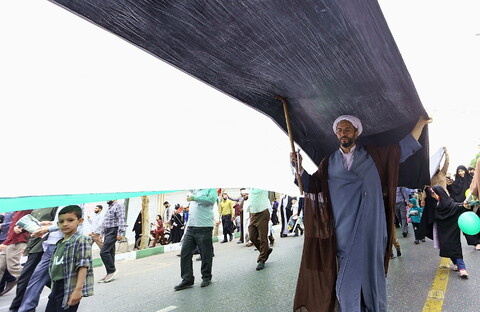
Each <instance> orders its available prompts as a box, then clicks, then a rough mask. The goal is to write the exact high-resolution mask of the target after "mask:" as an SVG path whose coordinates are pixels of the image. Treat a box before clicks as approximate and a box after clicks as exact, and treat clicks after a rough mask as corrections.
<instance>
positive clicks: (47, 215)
mask: <svg viewBox="0 0 480 312" xmlns="http://www.w3.org/2000/svg"><path fill="white" fill-rule="evenodd" d="M56 212H57V207H54V208H41V209H35V210H33V211H32V213H31V215H32V216H33V217H34V218H35V219H37V220H38V221H40V222H42V221H53V220H54V219H55V214H56ZM45 240H46V237H44V238H41V237H35V236H32V235H30V236H29V237H28V240H27V247H26V248H25V250H24V252H23V255H24V256H28V258H27V261H26V262H25V264H24V265H23V269H22V272H21V273H20V277H19V278H18V283H17V289H16V295H15V298H14V299H13V301H12V303H11V304H10V311H12V312H17V311H18V309H19V308H20V305H21V304H22V300H23V297H24V295H25V291H26V290H27V286H28V284H29V282H30V278H31V277H32V274H33V272H34V271H35V269H36V267H37V266H38V264H39V263H40V260H41V259H42V256H43V247H42V243H43V242H44V241H45ZM5 293H6V292H5ZM5 293H1V294H0V295H2V296H3V295H4V294H5Z"/></svg>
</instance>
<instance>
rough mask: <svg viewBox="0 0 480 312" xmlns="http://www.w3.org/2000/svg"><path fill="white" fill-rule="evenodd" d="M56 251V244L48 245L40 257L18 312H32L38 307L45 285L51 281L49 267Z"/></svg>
mask: <svg viewBox="0 0 480 312" xmlns="http://www.w3.org/2000/svg"><path fill="white" fill-rule="evenodd" d="M54 251H55V245H53V244H49V245H47V248H46V250H45V251H44V253H43V255H42V259H40V262H39V263H38V265H37V267H36V268H35V271H34V272H33V274H32V277H30V280H29V281H28V286H27V290H25V295H24V296H23V301H22V305H21V306H20V308H19V309H18V312H31V311H35V309H36V308H37V306H38V302H39V301H40V294H41V293H42V290H43V287H44V286H45V285H47V283H49V282H50V273H49V272H48V267H49V265H50V259H52V255H53V252H54Z"/></svg>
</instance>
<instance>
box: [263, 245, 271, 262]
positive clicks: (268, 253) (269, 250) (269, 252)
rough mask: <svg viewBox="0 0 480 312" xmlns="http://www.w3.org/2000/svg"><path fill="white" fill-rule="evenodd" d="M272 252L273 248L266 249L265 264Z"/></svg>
mask: <svg viewBox="0 0 480 312" xmlns="http://www.w3.org/2000/svg"><path fill="white" fill-rule="evenodd" d="M272 251H273V248H268V252H267V257H266V258H265V262H267V260H268V257H269V256H270V254H271V253H272Z"/></svg>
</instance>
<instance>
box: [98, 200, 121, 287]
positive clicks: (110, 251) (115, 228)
mask: <svg viewBox="0 0 480 312" xmlns="http://www.w3.org/2000/svg"><path fill="white" fill-rule="evenodd" d="M107 204H108V208H107V211H106V213H105V217H104V219H103V223H102V234H103V238H104V239H103V246H102V249H100V257H101V258H102V261H103V264H104V265H105V269H106V270H107V275H105V277H104V278H102V279H100V280H99V281H98V282H99V283H109V282H111V281H113V280H114V279H115V277H116V276H117V273H118V271H117V269H116V268H115V242H116V241H117V240H121V239H122V238H123V235H124V233H125V227H126V220H125V205H124V204H122V203H120V202H118V201H117V200H109V201H108V202H107Z"/></svg>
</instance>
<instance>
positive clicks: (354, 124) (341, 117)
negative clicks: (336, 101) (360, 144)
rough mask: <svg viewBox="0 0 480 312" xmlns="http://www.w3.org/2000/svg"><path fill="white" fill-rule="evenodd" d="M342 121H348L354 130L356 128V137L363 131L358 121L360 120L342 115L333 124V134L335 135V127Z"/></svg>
mask: <svg viewBox="0 0 480 312" xmlns="http://www.w3.org/2000/svg"><path fill="white" fill-rule="evenodd" d="M342 120H347V121H350V122H351V123H352V125H353V126H354V127H355V128H357V130H358V135H360V134H362V131H363V126H362V122H361V121H360V119H358V118H357V117H355V116H352V115H342V116H340V117H338V118H337V119H335V121H334V122H333V132H334V133H337V125H338V123H339V122H340V121H342Z"/></svg>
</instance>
